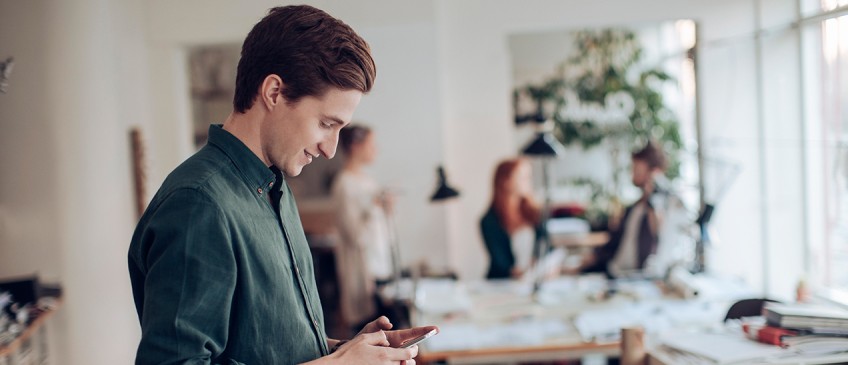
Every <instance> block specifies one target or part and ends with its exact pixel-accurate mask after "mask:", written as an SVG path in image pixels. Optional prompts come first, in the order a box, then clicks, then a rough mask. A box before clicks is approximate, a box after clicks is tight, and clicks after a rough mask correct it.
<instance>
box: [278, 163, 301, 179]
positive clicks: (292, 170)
mask: <svg viewBox="0 0 848 365" xmlns="http://www.w3.org/2000/svg"><path fill="white" fill-rule="evenodd" d="M282 170H283V172H284V173H285V174H286V176H289V177H295V176H298V175H300V173H301V172H303V166H299V165H298V166H287V167H285V168H283V169H282Z"/></svg>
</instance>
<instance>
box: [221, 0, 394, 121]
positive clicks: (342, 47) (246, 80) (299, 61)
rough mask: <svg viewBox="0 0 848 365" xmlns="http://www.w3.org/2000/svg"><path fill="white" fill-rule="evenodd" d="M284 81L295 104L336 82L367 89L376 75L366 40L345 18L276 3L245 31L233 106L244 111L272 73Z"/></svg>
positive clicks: (343, 86)
mask: <svg viewBox="0 0 848 365" xmlns="http://www.w3.org/2000/svg"><path fill="white" fill-rule="evenodd" d="M271 74H274V75H277V76H279V77H280V79H282V80H283V84H284V89H283V91H282V93H283V96H284V97H285V99H286V101H287V102H290V103H293V102H296V101H297V100H299V99H300V98H302V97H304V96H321V95H323V94H324V93H325V92H326V91H327V88H329V87H331V86H333V87H337V88H340V89H342V90H350V89H354V90H359V91H361V92H363V93H367V92H368V91H370V90H371V87H372V86H373V85H374V79H375V78H376V75H377V70H376V66H375V65H374V59H372V58H371V50H370V48H369V47H368V44H367V43H365V41H364V40H363V39H362V38H361V37H360V36H359V35H357V34H356V33H355V32H354V31H353V29H351V28H350V26H348V25H347V24H345V23H343V22H342V21H341V20H338V19H336V18H333V17H332V16H330V15H329V14H327V13H325V12H324V11H322V10H319V9H316V8H313V7H311V6H307V5H298V6H284V7H276V8H273V9H271V10H269V11H268V15H266V16H265V17H264V18H262V20H260V21H259V23H256V25H255V26H253V29H251V31H250V33H248V34H247V38H245V40H244V44H243V45H242V48H241V59H240V60H239V63H238V70H237V73H236V90H235V97H234V98H233V108H234V109H235V110H236V111H238V112H239V113H244V112H245V111H247V110H248V109H250V107H251V106H253V102H254V100H255V99H256V95H257V93H258V92H259V87H260V85H262V82H263V81H264V80H265V78H266V77H268V75H271Z"/></svg>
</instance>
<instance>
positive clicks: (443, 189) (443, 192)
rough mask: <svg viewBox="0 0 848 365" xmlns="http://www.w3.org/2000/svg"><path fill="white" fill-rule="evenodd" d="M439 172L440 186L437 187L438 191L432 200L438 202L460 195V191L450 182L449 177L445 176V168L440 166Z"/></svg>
mask: <svg viewBox="0 0 848 365" xmlns="http://www.w3.org/2000/svg"><path fill="white" fill-rule="evenodd" d="M438 173H439V186H437V187H436V191H435V192H434V193H433V196H431V197H430V201H431V202H437V201H442V200H447V199H450V198H455V197H458V196H459V191H457V190H456V189H454V188H453V187H451V186H450V185H449V184H448V179H447V178H446V177H445V169H444V168H443V167H441V166H439V168H438Z"/></svg>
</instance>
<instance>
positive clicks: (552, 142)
mask: <svg viewBox="0 0 848 365" xmlns="http://www.w3.org/2000/svg"><path fill="white" fill-rule="evenodd" d="M521 153H522V154H525V155H529V156H539V157H545V156H548V157H561V156H563V155H565V147H563V145H562V144H561V143H559V141H557V139H556V137H554V135H553V134H551V132H539V133H537V134H536V138H534V139H533V140H532V141H531V142H530V143H529V144H528V145H527V147H524V149H523V150H522V151H521Z"/></svg>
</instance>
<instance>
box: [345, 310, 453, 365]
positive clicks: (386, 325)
mask: <svg viewBox="0 0 848 365" xmlns="http://www.w3.org/2000/svg"><path fill="white" fill-rule="evenodd" d="M392 327H394V325H393V324H392V322H390V321H389V319H388V318H386V316H381V317H380V318H377V319H375V320H373V321H371V322H369V323H368V324H366V325H365V327H362V330H361V331H359V334H357V336H359V335H361V334H366V333H373V332H377V331H383V332H384V333H385V334H386V339H387V340H388V341H389V346H391V347H398V346H400V344H401V342H403V341H405V340H408V339H411V338H416V337H418V336H421V335H424V334H426V333H427V332H430V331H432V330H436V331H438V330H439V328H438V327H436V326H424V327H415V328H410V329H405V330H395V331H390V330H391V329H392ZM407 364H409V363H408V362H407Z"/></svg>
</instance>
